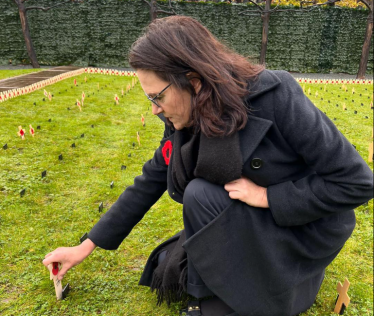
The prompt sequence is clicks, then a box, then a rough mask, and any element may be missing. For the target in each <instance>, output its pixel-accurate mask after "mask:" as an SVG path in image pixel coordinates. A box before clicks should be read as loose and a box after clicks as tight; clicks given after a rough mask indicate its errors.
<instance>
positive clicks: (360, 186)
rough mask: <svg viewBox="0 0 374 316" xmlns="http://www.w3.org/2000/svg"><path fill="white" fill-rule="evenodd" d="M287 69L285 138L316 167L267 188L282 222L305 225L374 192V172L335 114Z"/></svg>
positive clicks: (280, 110) (282, 91)
mask: <svg viewBox="0 0 374 316" xmlns="http://www.w3.org/2000/svg"><path fill="white" fill-rule="evenodd" d="M281 73H282V78H281V79H282V84H281V85H280V86H279V88H278V90H279V95H278V96H277V97H278V98H279V100H282V101H283V102H277V103H276V104H275V105H274V113H275V120H276V124H277V126H278V128H279V130H280V131H281V133H282V136H283V137H284V139H285V140H286V141H287V142H288V144H289V145H290V146H291V147H292V149H293V150H294V151H295V152H296V153H297V154H298V155H300V156H301V157H302V158H303V159H304V161H305V163H306V164H307V165H308V166H309V167H310V168H311V169H312V170H313V171H314V172H313V173H312V174H310V175H308V176H306V177H304V178H301V179H299V180H297V181H288V182H283V183H279V184H276V185H272V186H269V187H268V193H267V195H268V201H269V207H270V210H271V212H272V214H273V217H274V219H275V221H276V223H277V224H278V225H280V226H294V225H303V224H306V223H309V222H312V221H315V220H317V219H319V218H322V217H326V216H328V215H331V214H334V213H337V212H343V211H347V210H351V209H354V208H356V207H357V206H359V205H362V204H363V203H365V202H367V201H368V200H370V199H371V198H372V197H373V173H372V171H371V169H370V168H369V166H368V165H367V164H366V162H365V161H364V160H363V159H362V158H361V156H360V155H359V154H358V152H357V151H356V149H355V148H354V147H353V146H352V144H351V143H350V142H349V141H348V140H347V139H346V138H345V137H344V136H343V134H342V133H341V132H340V131H339V130H338V129H337V128H336V126H335V125H334V124H333V123H332V122H331V121H330V119H329V118H328V117H327V116H326V115H325V114H323V113H322V112H321V111H320V110H319V109H318V108H317V107H316V106H314V104H312V102H311V101H310V100H309V99H308V98H307V97H306V96H305V95H304V93H303V91H302V89H301V87H300V85H299V84H298V83H297V82H296V80H294V79H293V77H292V76H291V75H290V74H288V73H287V72H281Z"/></svg>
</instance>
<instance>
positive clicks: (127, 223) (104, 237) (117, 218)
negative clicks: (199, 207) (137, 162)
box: [88, 127, 171, 250]
mask: <svg viewBox="0 0 374 316" xmlns="http://www.w3.org/2000/svg"><path fill="white" fill-rule="evenodd" d="M169 133H171V131H170V129H169V128H168V127H166V129H165V133H164V138H163V140H162V141H161V145H160V147H159V148H158V149H157V150H156V152H155V154H154V156H153V158H152V159H151V160H149V161H147V162H146V163H145V164H144V166H143V170H142V175H140V176H137V177H136V178H135V179H134V184H133V185H132V186H130V187H128V188H127V189H126V190H125V191H124V192H123V193H122V194H121V195H120V196H119V198H118V200H117V201H116V202H115V203H114V204H113V205H112V207H111V208H110V209H109V210H108V211H107V212H106V213H105V214H104V216H103V217H102V218H101V219H100V220H99V221H98V222H97V223H96V225H95V226H94V227H93V228H92V230H91V231H90V232H89V234H88V238H89V239H91V240H92V241H93V243H94V244H95V245H97V246H99V247H101V248H103V249H107V250H113V249H117V248H118V247H119V245H120V244H121V243H122V241H123V240H124V239H125V238H126V237H127V235H128V234H129V233H130V232H131V230H132V229H133V227H134V226H135V225H136V224H137V223H138V222H139V221H140V220H141V219H142V218H143V216H144V215H145V213H146V212H147V211H148V210H149V209H150V208H151V206H152V205H153V204H154V203H156V202H157V200H158V199H159V198H160V197H161V196H162V194H163V193H164V192H165V190H166V188H167V165H166V164H165V161H164V158H163V156H162V146H163V144H164V143H165V141H166V139H167V138H168V137H169V136H170V135H169Z"/></svg>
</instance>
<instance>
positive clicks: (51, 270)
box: [47, 262, 70, 300]
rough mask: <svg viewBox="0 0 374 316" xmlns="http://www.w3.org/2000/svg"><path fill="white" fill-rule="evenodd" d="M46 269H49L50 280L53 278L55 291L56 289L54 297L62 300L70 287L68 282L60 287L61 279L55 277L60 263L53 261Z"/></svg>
mask: <svg viewBox="0 0 374 316" xmlns="http://www.w3.org/2000/svg"><path fill="white" fill-rule="evenodd" d="M47 268H48V270H49V278H50V280H53V284H54V285H55V291H56V298H57V299H58V300H63V299H64V298H65V297H66V296H67V294H68V292H69V289H70V286H69V283H68V284H66V286H65V287H64V289H62V284H61V281H60V280H58V279H57V275H58V271H59V270H60V268H61V264H60V263H59V262H53V263H51V264H49V265H48V267H47Z"/></svg>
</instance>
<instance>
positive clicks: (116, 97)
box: [114, 94, 119, 105]
mask: <svg viewBox="0 0 374 316" xmlns="http://www.w3.org/2000/svg"><path fill="white" fill-rule="evenodd" d="M114 101H115V103H116V104H117V105H118V104H119V97H118V95H117V94H115V95H114Z"/></svg>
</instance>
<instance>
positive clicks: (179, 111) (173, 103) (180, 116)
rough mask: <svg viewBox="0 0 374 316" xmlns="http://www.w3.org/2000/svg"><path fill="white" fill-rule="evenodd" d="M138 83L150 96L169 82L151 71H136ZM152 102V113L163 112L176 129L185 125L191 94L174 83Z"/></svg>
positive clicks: (188, 118)
mask: <svg viewBox="0 0 374 316" xmlns="http://www.w3.org/2000/svg"><path fill="white" fill-rule="evenodd" d="M137 74H138V78H139V81H140V84H141V86H142V88H143V90H144V92H145V93H146V94H147V95H148V96H150V97H151V98H153V97H155V96H156V95H157V94H159V93H160V92H161V91H162V90H163V89H165V87H167V86H168V85H169V84H170V82H166V81H163V80H161V79H160V78H159V77H158V76H157V75H156V74H155V72H153V71H150V70H138V71H137ZM155 101H156V103H157V104H158V105H160V107H157V105H156V104H154V103H152V114H154V115H159V114H161V113H162V114H163V115H164V116H165V118H167V119H168V120H169V121H170V122H171V123H172V124H173V125H174V128H175V129H176V130H181V129H183V128H184V127H186V126H187V124H188V122H189V120H190V115H191V94H190V93H189V92H188V91H185V90H179V89H178V88H177V87H175V86H174V85H171V86H170V87H169V88H167V89H166V90H165V91H164V92H163V93H162V94H160V95H159V96H158V97H157V98H156V99H155Z"/></svg>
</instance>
